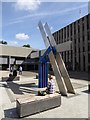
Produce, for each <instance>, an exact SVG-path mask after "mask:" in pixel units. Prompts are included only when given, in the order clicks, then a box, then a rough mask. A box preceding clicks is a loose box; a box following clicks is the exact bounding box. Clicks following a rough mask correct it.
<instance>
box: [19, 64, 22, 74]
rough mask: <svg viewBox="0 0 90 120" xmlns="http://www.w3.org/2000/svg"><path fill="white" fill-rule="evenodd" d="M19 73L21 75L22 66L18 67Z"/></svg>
mask: <svg viewBox="0 0 90 120" xmlns="http://www.w3.org/2000/svg"><path fill="white" fill-rule="evenodd" d="M19 75H22V66H20V67H19Z"/></svg>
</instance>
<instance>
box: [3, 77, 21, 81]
mask: <svg viewBox="0 0 90 120" xmlns="http://www.w3.org/2000/svg"><path fill="white" fill-rule="evenodd" d="M17 80H20V77H19V76H16V77H15V76H11V77H2V78H1V81H2V82H8V81H17Z"/></svg>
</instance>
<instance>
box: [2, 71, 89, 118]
mask: <svg viewBox="0 0 90 120" xmlns="http://www.w3.org/2000/svg"><path fill="white" fill-rule="evenodd" d="M3 74H4V75H5V74H6V75H7V72H6V73H5V72H4V73H3ZM36 74H37V73H33V72H24V73H23V75H22V76H20V81H14V82H8V83H6V82H0V119H2V118H5V117H7V118H9V117H10V118H18V115H17V113H16V99H17V98H20V97H26V96H28V95H30V94H36V93H37V90H38V87H37V85H38V80H37V79H35V77H36ZM71 81H72V84H73V86H74V89H75V91H76V95H72V94H71V95H69V96H68V97H64V96H62V97H61V106H60V107H57V108H54V109H50V110H47V111H44V112H40V113H38V114H34V115H31V116H27V117H25V118H88V112H89V111H88V107H89V101H88V100H89V96H90V93H89V92H88V81H86V80H84V79H83V80H82V79H77V78H71ZM56 90H57V91H58V87H57V84H56ZM18 119H19V118H18Z"/></svg>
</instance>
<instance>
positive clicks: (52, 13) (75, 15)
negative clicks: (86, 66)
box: [0, 0, 88, 49]
mask: <svg viewBox="0 0 90 120" xmlns="http://www.w3.org/2000/svg"><path fill="white" fill-rule="evenodd" d="M27 1H28V0H22V2H21V1H20V0H16V2H2V38H0V39H2V40H4V41H7V43H8V45H12V46H23V45H24V44H30V46H31V47H32V48H37V49H45V45H44V42H43V39H42V36H41V33H40V31H39V28H38V22H39V20H41V21H42V23H43V25H44V24H45V23H46V22H47V23H48V24H49V27H50V29H51V32H52V33H53V32H55V31H57V30H59V29H61V28H63V27H65V26H67V25H69V24H70V23H72V22H74V21H76V20H77V19H79V18H80V9H81V17H83V16H85V15H87V14H88V2H41V0H37V2H35V0H30V2H27Z"/></svg>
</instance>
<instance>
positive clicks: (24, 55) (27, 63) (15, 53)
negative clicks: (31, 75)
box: [0, 44, 38, 71]
mask: <svg viewBox="0 0 90 120" xmlns="http://www.w3.org/2000/svg"><path fill="white" fill-rule="evenodd" d="M37 50H38V49H33V48H26V47H15V46H8V45H2V44H1V45H0V69H1V70H6V69H8V68H9V69H10V68H11V66H12V65H14V64H16V65H17V67H18V68H19V66H22V67H23V70H28V71H29V70H37V69H38V59H31V57H30V55H31V53H32V52H36V51H37Z"/></svg>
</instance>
